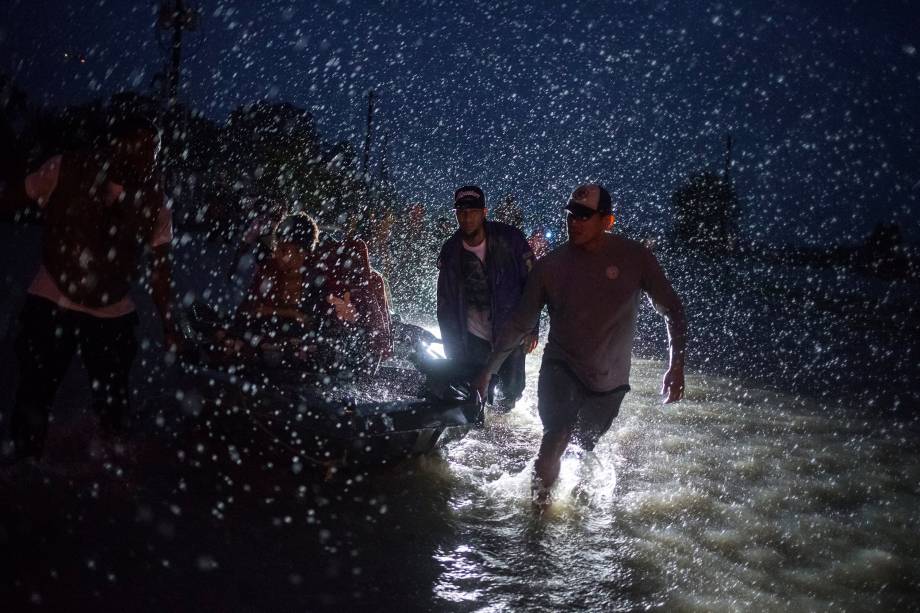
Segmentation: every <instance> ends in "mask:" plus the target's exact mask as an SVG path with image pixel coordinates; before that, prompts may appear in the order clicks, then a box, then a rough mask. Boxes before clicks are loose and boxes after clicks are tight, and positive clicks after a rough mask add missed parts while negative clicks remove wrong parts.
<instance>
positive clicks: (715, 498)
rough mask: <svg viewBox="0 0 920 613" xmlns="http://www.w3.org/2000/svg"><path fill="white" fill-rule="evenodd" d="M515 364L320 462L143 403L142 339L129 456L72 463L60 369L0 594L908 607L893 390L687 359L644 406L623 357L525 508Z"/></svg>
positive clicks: (523, 428) (524, 431)
mask: <svg viewBox="0 0 920 613" xmlns="http://www.w3.org/2000/svg"><path fill="white" fill-rule="evenodd" d="M190 253H192V252H190ZM194 253H200V252H198V251H195V252H194ZM7 255H8V256H9V258H14V256H13V253H12V248H10V251H9V252H8V253H7ZM5 257H6V256H5ZM9 258H7V259H5V260H4V261H10V259H9ZM14 260H15V258H14ZM201 267H203V268H209V269H213V270H217V271H219V270H220V267H218V266H213V267H204V266H201ZM181 273H182V271H181V270H180V287H182V286H183V284H184V285H185V286H188V285H189V283H190V281H189V280H188V279H185V280H183V279H182V277H181ZM17 274H19V273H17ZM215 274H220V273H219V272H218V273H215ZM21 276H23V278H25V279H27V277H28V272H25V273H22V275H21ZM9 278H10V277H8V280H9ZM194 286H195V287H199V288H200V287H205V286H207V284H203V283H202V282H201V281H200V280H199V281H195V282H194ZM9 287H13V284H12V283H10V284H9V285H8V288H9ZM16 291H18V290H15V287H13V289H11V290H10V293H11V294H16ZM139 304H141V306H142V308H145V309H148V310H149V303H144V302H143V301H140V302H139ZM145 304H146V305H147V306H144V305H145ZM4 308H5V309H6V310H7V312H13V311H15V308H13V307H10V303H9V301H6V302H5V304H4ZM752 311H753V309H752ZM142 315H143V314H142ZM735 316H737V312H736V313H735V314H729V315H726V316H725V318H726V319H730V318H731V317H735ZM767 316H768V315H764V317H767ZM147 317H148V319H149V314H148V316H147ZM142 319H143V317H142ZM697 321H700V320H699V319H698V320H697ZM692 324H693V320H692V319H691V325H692ZM655 325H656V326H658V327H660V326H661V324H660V320H659V321H657V322H655ZM807 333H808V331H807V330H806V331H804V332H803V334H807ZM896 336H897V335H896V334H892V338H893V339H895V340H896ZM8 340H9V339H8V338H7V339H5V340H4V342H3V343H0V353H2V355H0V358H2V360H3V363H4V365H6V364H9V363H10V362H9V360H10V358H11V356H10V353H9V345H8ZM895 340H893V341H892V343H894V342H895ZM4 343H5V344H4ZM538 368H539V354H537V355H534V356H531V357H530V358H529V359H528V387H527V391H526V395H525V398H524V399H523V400H522V401H521V402H520V403H519V404H518V406H517V407H516V408H515V410H514V411H513V412H511V413H510V414H508V415H502V416H492V417H491V418H490V419H489V422H488V424H487V427H485V428H484V429H482V430H477V431H473V432H471V433H470V434H469V435H467V436H466V437H465V438H463V439H461V440H458V441H454V442H451V443H450V444H448V445H447V446H446V447H445V448H444V449H443V450H442V451H441V453H440V454H439V455H434V456H429V457H424V458H420V459H416V460H412V461H408V462H406V463H403V464H401V465H399V466H392V467H386V468H383V469H377V470H373V471H367V472H360V473H340V474H337V475H334V476H333V478H332V479H329V480H326V479H325V478H324V476H323V475H320V474H316V473H310V472H309V471H298V470H297V468H296V466H295V465H293V464H292V463H291V458H287V457H270V456H263V457H258V458H248V459H244V460H243V461H239V460H240V458H239V456H238V455H237V454H235V453H234V449H233V447H232V441H227V440H222V439H221V438H220V435H219V431H218V430H219V429H216V428H215V429H214V430H210V431H209V430H205V431H192V430H190V429H188V428H187V427H186V426H187V424H185V423H184V422H183V420H182V419H181V416H176V415H171V414H169V413H158V401H157V396H156V394H157V393H159V392H162V389H159V390H158V385H160V383H159V381H160V379H159V377H160V374H161V373H160V372H159V371H160V370H162V358H161V356H160V354H159V352H158V350H157V348H156V347H155V346H146V347H145V348H144V349H143V351H142V355H141V357H140V359H139V360H138V365H137V372H136V375H135V380H136V381H137V382H138V388H137V401H138V402H137V404H138V405H139V406H143V407H144V409H142V410H141V411H140V413H141V414H140V415H139V418H138V422H137V423H136V424H135V430H134V440H133V442H132V443H131V445H130V451H131V454H130V456H129V457H128V458H127V459H124V460H118V461H116V462H114V463H107V462H106V461H103V460H94V459H92V458H91V457H90V456H89V455H88V453H87V451H88V448H90V447H92V439H93V432H94V430H95V425H94V424H93V422H92V419H91V418H90V417H88V416H87V415H86V413H85V411H84V409H83V407H85V406H86V402H87V394H86V389H85V381H84V380H83V379H82V376H83V375H82V373H80V372H79V371H76V372H74V373H72V376H71V377H70V378H69V379H68V383H66V384H65V389H64V391H63V393H62V394H61V396H60V397H59V402H58V406H57V407H56V412H55V418H56V419H55V422H54V424H53V425H52V434H51V439H50V440H49V445H48V446H49V453H48V458H47V459H46V460H44V461H43V462H42V463H40V464H39V465H37V466H21V467H18V468H16V469H14V470H10V469H0V610H2V611H7V610H10V611H16V610H51V611H61V610H86V609H92V610H95V611H106V610H118V611H123V610H132V611H135V612H139V611H147V610H150V611H164V610H165V611H192V610H194V611H247V612H248V611H253V612H256V611H314V610H329V609H338V610H341V611H346V610H413V611H414V610H420V611H505V610H508V611H517V610H528V611H559V610H569V609H572V610H590V611H614V610H625V611H631V610H649V609H650V610H668V611H672V610H683V611H712V610H766V611H770V610H781V611H788V610H834V611H837V610H847V611H862V610H891V609H900V610H912V609H913V610H916V609H917V606H918V605H917V604H916V603H917V598H918V596H920V539H917V536H916V535H917V534H918V533H920V437H918V433H920V432H918V430H920V428H918V422H917V419H916V417H915V416H914V415H913V414H912V412H911V410H909V408H905V406H901V407H900V409H899V410H897V411H895V410H893V409H894V407H888V406H880V405H879V402H876V403H874V404H868V403H866V402H863V401H861V400H859V401H857V400H856V399H855V398H854V399H851V401H848V400H847V399H846V395H844V396H843V398H841V396H840V395H836V396H829V395H828V394H827V393H826V392H827V388H826V387H821V388H820V389H819V388H815V390H814V393H808V390H807V389H805V390H804V391H803V389H802V386H801V385H798V386H796V389H795V390H794V392H792V391H790V392H784V391H778V390H780V389H782V388H783V386H784V379H782V378H778V377H775V376H770V377H767V378H768V379H771V380H772V383H773V384H772V385H771V386H770V388H771V389H769V390H767V389H763V388H764V387H765V386H764V385H761V383H759V382H752V381H750V380H748V379H742V378H740V377H739V376H735V375H732V376H731V377H719V376H710V375H705V376H704V375H700V374H691V375H690V376H689V380H688V393H687V398H686V399H685V400H684V401H683V402H681V403H679V404H677V405H669V406H663V405H661V404H660V402H659V398H658V395H657V389H658V385H659V381H660V377H661V374H662V372H663V365H662V364H661V363H660V362H659V361H655V360H644V359H637V360H635V361H634V367H633V374H632V381H631V383H632V387H633V391H632V392H631V393H630V394H628V395H627V397H626V401H625V402H624V404H623V407H622V410H621V413H620V416H619V417H618V418H617V419H616V420H615V422H614V425H613V428H612V429H611V431H610V432H609V433H608V434H607V436H606V437H605V438H604V439H602V441H601V443H600V445H599V446H598V448H597V449H596V452H595V453H594V454H587V455H585V454H579V453H578V452H577V450H573V453H572V454H570V455H569V456H567V457H566V458H565V460H564V464H563V472H562V477H561V480H560V482H559V484H558V487H557V488H556V489H555V491H554V495H553V503H552V505H551V506H550V508H549V509H548V511H547V512H546V513H545V514H544V515H543V516H538V515H536V514H535V513H534V512H533V509H532V508H531V504H530V494H529V485H530V470H531V466H532V461H533V456H534V454H535V452H536V449H537V445H538V442H539V439H540V423H539V418H538V417H537V415H536V399H535V397H534V392H535V390H536V377H537V370H538ZM783 368H784V369H786V368H787V367H786V365H784V366H783ZM897 368H898V369H899V370H898V373H900V374H899V377H900V376H901V375H905V376H907V375H909V374H910V372H912V370H911V369H915V368H916V364H913V363H911V364H907V363H906V362H905V363H904V364H903V365H901V366H898V367H897ZM742 370H743V369H742ZM881 370H882V369H881V368H878V372H881ZM11 372H12V371H11V369H8V368H6V366H4V369H3V372H0V387H4V386H5V387H4V389H0V396H2V399H3V400H4V402H8V400H9V395H10V394H9V392H10V389H9V385H10V384H11V380H12V379H11V377H12V374H11ZM828 372H829V370H828ZM876 378H877V379H878V380H884V378H883V375H881V374H877V377H876ZM893 380H894V381H899V380H900V379H898V378H894V379H893ZM898 385H901V384H900V383H899V384H898ZM806 387H807V386H806ZM892 387H893V388H894V387H896V386H895V385H892ZM774 388H775V389H774ZM165 391H166V393H168V391H169V390H168V388H167V389H166V390H165ZM881 391H882V392H884V391H885V390H881ZM895 391H897V390H895ZM898 394H900V397H904V394H903V393H901V392H898ZM876 397H877V398H879V399H881V398H885V394H883V393H881V394H878V395H877V396H876ZM889 409H892V410H889Z"/></svg>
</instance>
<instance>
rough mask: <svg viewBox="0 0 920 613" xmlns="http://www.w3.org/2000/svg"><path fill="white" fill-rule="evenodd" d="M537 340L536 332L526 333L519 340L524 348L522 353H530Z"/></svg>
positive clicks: (534, 347) (535, 346)
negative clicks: (521, 339)
mask: <svg viewBox="0 0 920 613" xmlns="http://www.w3.org/2000/svg"><path fill="white" fill-rule="evenodd" d="M539 340H540V339H539V337H537V335H536V334H528V335H527V336H525V337H524V340H523V341H521V346H522V347H523V348H524V353H531V352H532V351H533V350H534V349H536V348H537V343H538V342H539Z"/></svg>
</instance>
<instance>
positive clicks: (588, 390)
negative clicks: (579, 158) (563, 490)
mask: <svg viewBox="0 0 920 613" xmlns="http://www.w3.org/2000/svg"><path fill="white" fill-rule="evenodd" d="M563 209H564V210H565V213H566V225H567V228H568V233H569V239H568V241H567V242H566V243H565V244H564V245H562V246H561V247H559V248H558V249H555V250H554V251H552V252H550V253H549V254H548V255H546V256H545V257H543V258H541V259H540V260H539V261H537V263H536V265H535V266H534V269H533V272H531V274H530V276H529V277H528V279H527V286H526V287H525V288H524V294H523V296H522V297H521V301H520V303H519V304H518V306H517V308H516V309H515V310H514V313H513V314H512V316H511V318H510V319H509V320H508V323H507V325H505V326H504V327H503V328H502V329H501V330H500V331H499V333H498V337H497V340H496V341H495V343H494V350H493V352H492V355H490V356H489V358H488V360H487V363H486V367H485V369H484V370H483V371H482V372H481V373H480V375H479V377H478V378H477V379H476V380H475V381H474V382H473V385H474V386H475V387H476V388H477V389H479V390H482V389H484V386H485V385H486V383H487V382H488V381H489V379H490V378H491V376H492V373H494V372H496V369H498V368H499V367H500V366H501V364H502V362H503V361H504V359H505V356H507V355H509V353H510V352H511V351H512V350H513V349H514V348H515V347H517V346H518V345H519V344H520V341H521V339H522V338H523V337H524V336H525V335H526V334H527V331H528V330H530V329H531V328H532V327H533V325H534V323H535V322H536V321H537V320H538V319H539V317H540V311H541V310H542V308H543V306H544V305H549V316H550V332H549V340H548V341H547V344H546V349H545V350H544V353H543V364H542V366H541V368H540V379H539V384H538V392H537V394H538V410H539V413H540V419H541V421H542V422H543V440H542V442H541V444H540V451H539V453H538V454H537V459H536V462H535V463H534V494H535V498H534V501H535V503H537V504H538V506H539V508H540V509H542V508H544V507H545V504H546V502H547V501H548V496H549V491H550V490H549V488H550V487H551V486H552V485H553V483H554V482H555V481H556V479H557V478H558V476H559V468H560V459H561V458H562V454H563V452H564V451H565V449H566V447H567V446H568V444H569V441H570V440H572V439H574V440H575V442H576V443H577V444H578V445H579V446H580V447H581V448H582V449H584V450H586V451H591V450H593V449H594V446H595V445H596V444H597V442H598V440H599V439H600V437H601V436H602V435H603V434H604V433H605V432H607V430H608V429H609V428H610V425H611V423H612V422H613V419H614V418H615V417H616V416H617V414H618V413H619V410H620V404H621V403H622V401H623V398H624V396H625V395H626V393H627V392H628V391H629V370H630V359H631V352H632V345H633V341H634V338H635V330H636V318H637V316H638V310H639V296H640V294H642V293H645V294H646V295H647V296H648V298H649V299H650V300H651V302H652V304H653V305H654V307H655V309H656V310H657V311H658V312H659V313H661V314H662V315H663V316H664V318H665V321H666V322H667V328H668V337H669V342H670V352H671V354H670V365H669V368H668V371H667V373H666V374H665V376H664V381H663V384H662V390H661V391H662V394H664V396H665V399H664V401H665V402H676V401H678V400H680V399H681V398H682V397H683V391H684V353H685V346H686V340H685V338H686V325H685V323H684V312H683V306H682V305H681V301H680V298H678V296H677V294H676V293H675V292H674V289H673V288H672V287H671V284H670V282H668V279H667V278H666V277H665V275H664V273H663V272H662V270H661V267H660V266H659V265H658V260H656V259H655V256H654V255H653V254H652V252H651V251H649V250H648V249H647V248H646V247H645V246H643V245H642V243H640V242H638V241H634V240H631V239H628V238H625V237H623V236H619V235H617V234H613V233H611V232H610V230H611V229H612V228H613V224H614V218H613V202H612V199H611V197H610V193H609V192H608V191H607V190H606V189H605V188H604V187H603V186H602V185H599V184H595V183H591V184H587V185H582V186H580V187H578V188H577V189H576V190H575V191H574V192H572V195H571V196H570V197H569V199H568V201H567V202H566V204H565V206H564V207H563Z"/></svg>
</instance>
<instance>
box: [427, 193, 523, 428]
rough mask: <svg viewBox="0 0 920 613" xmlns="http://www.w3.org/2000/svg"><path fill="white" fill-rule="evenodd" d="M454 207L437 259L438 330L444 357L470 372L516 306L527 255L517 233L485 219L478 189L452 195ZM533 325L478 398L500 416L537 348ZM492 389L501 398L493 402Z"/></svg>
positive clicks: (480, 364) (481, 360)
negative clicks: (454, 219) (450, 227)
mask: <svg viewBox="0 0 920 613" xmlns="http://www.w3.org/2000/svg"><path fill="white" fill-rule="evenodd" d="M454 209H455V210H456V213H457V226H458V229H457V231H456V232H454V234H453V236H451V237H450V238H449V239H447V240H446V241H445V242H444V245H443V246H442V247H441V254H440V256H438V326H440V328H441V336H442V338H443V339H444V351H445V353H447V357H449V358H452V359H454V360H457V361H459V362H462V363H464V364H465V365H467V366H468V367H469V368H470V370H469V371H467V372H468V373H473V372H476V371H478V370H479V369H480V368H482V367H483V366H484V365H485V363H486V358H488V356H489V353H490V352H491V351H493V349H494V345H493V343H492V340H493V339H494V338H496V335H497V332H498V330H499V329H501V327H502V325H503V324H504V323H505V322H506V321H507V320H508V317H510V315H511V313H512V311H513V309H514V307H515V306H516V305H517V303H518V300H519V299H520V296H521V292H522V291H523V290H524V283H525V281H526V280H527V275H528V273H529V272H530V269H531V267H532V266H533V253H531V251H530V245H528V244H527V239H526V238H524V234H523V233H521V231H520V230H518V229H517V228H515V227H512V226H509V225H507V224H503V223H499V222H495V221H488V220H487V219H486V213H487V210H486V200H485V196H484V195H483V193H482V189H480V188H479V187H478V186H476V185H467V186H464V187H461V188H460V189H458V190H457V191H456V192H454ZM536 324H537V322H536V320H534V322H533V325H531V326H530V330H528V332H527V334H524V335H522V336H521V337H520V338H519V339H518V341H517V343H516V344H515V346H514V347H511V348H510V349H509V350H508V353H506V354H504V356H503V364H502V365H500V367H499V366H496V368H495V370H494V371H493V373H494V374H496V375H497V376H496V377H495V380H493V381H491V383H490V385H488V386H487V388H488V389H484V390H483V393H482V398H483V399H484V400H488V401H489V402H490V403H492V402H493V400H496V402H494V403H493V408H495V409H497V410H498V411H500V412H507V411H510V410H511V409H512V408H514V404H515V403H516V402H517V400H518V399H519V398H520V397H521V394H522V393H523V392H524V354H525V353H530V352H531V351H533V350H534V348H535V347H536V346H537V332H538V329H537V325H536ZM522 341H523V342H522ZM509 356H510V357H509ZM504 358H508V359H507V360H504ZM466 376H469V374H467V375H466ZM496 387H498V391H499V392H500V393H501V396H500V397H497V398H493V396H495V394H494V391H495V388H496Z"/></svg>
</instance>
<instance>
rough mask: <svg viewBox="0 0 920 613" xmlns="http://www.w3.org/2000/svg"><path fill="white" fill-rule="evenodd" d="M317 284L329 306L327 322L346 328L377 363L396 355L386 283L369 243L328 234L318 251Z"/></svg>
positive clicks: (316, 260)
mask: <svg viewBox="0 0 920 613" xmlns="http://www.w3.org/2000/svg"><path fill="white" fill-rule="evenodd" d="M315 255H316V258H315V262H314V265H313V267H312V272H313V273H314V275H315V276H314V278H313V281H312V282H313V285H314V286H315V288H316V291H318V292H319V294H320V295H322V296H323V300H324V301H325V303H326V304H327V305H328V308H327V309H326V312H325V315H326V316H325V317H323V318H322V321H323V322H327V323H331V324H332V327H333V328H336V327H337V328H344V329H345V330H346V331H348V332H351V333H352V338H354V337H355V336H357V337H360V339H361V340H360V342H359V343H358V348H360V349H364V350H366V351H367V352H369V354H370V355H371V356H372V357H373V358H375V360H376V361H377V362H379V361H380V360H382V359H385V358H386V357H388V356H390V355H391V354H392V345H393V340H392V329H391V323H390V308H389V301H388V300H387V295H386V282H385V281H384V279H383V276H382V275H381V274H380V273H379V272H377V271H376V270H374V269H373V268H372V267H371V265H370V257H369V253H368V248H367V243H365V242H364V241H363V240H361V239H360V238H356V237H354V236H346V237H345V238H343V239H341V240H335V239H333V238H331V237H327V238H326V240H323V241H322V242H321V245H320V246H319V248H318V249H317V250H316V252H315ZM332 315H335V317H331V316H332Z"/></svg>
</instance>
